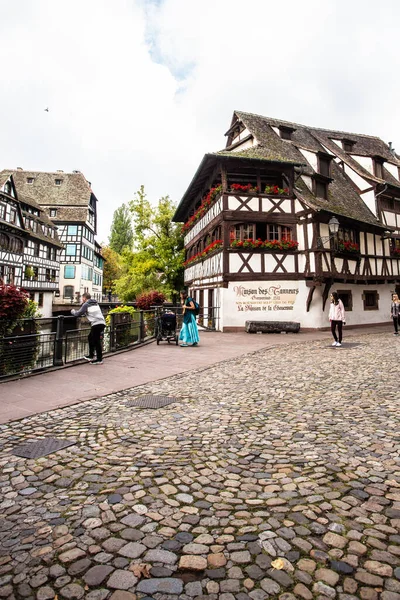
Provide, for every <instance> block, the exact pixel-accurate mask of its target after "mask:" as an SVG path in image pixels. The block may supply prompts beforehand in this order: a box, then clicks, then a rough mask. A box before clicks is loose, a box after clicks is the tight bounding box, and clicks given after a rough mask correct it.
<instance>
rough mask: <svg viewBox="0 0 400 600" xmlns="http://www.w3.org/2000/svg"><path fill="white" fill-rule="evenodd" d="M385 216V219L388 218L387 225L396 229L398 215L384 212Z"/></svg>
mask: <svg viewBox="0 0 400 600" xmlns="http://www.w3.org/2000/svg"><path fill="white" fill-rule="evenodd" d="M383 214H384V215H385V218H386V224H387V225H391V226H392V227H396V215H395V213H392V212H386V211H384V213H383Z"/></svg>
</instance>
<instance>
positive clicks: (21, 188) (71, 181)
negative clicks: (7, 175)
mask: <svg viewBox="0 0 400 600" xmlns="http://www.w3.org/2000/svg"><path fill="white" fill-rule="evenodd" d="M11 172H12V174H13V178H14V182H15V186H16V188H17V192H18V193H22V194H23V195H25V196H29V197H31V198H33V199H34V200H35V201H36V202H37V203H38V204H40V205H44V206H65V205H67V206H88V204H89V202H90V199H91V196H92V194H93V192H92V189H91V187H90V183H89V182H88V181H87V180H86V179H85V177H84V175H83V174H82V173H80V172H77V173H64V172H60V171H56V172H53V173H43V172H40V171H23V170H21V169H17V170H14V171H11ZM28 178H33V180H34V181H33V183H28V182H27V179H28ZM56 179H60V180H61V185H56V184H55V180H56Z"/></svg>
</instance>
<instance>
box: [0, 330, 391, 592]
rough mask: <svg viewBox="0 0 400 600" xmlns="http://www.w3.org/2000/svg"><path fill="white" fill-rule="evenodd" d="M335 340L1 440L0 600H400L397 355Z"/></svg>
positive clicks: (203, 373)
mask: <svg viewBox="0 0 400 600" xmlns="http://www.w3.org/2000/svg"><path fill="white" fill-rule="evenodd" d="M328 338H329V336H328V334H327V339H326V340H325V341H320V340H319V341H313V342H296V341H294V342H293V343H291V344H285V345H278V346H276V347H272V348H269V349H267V350H258V351H256V352H252V353H249V354H246V355H244V356H241V357H238V358H234V359H230V360H227V361H224V362H221V363H217V364H215V365H214V366H212V367H207V368H203V367H202V368H199V369H197V370H196V371H191V372H188V373H184V374H180V375H176V376H173V377H169V378H167V379H163V380H159V381H156V382H152V383H150V384H146V385H142V386H140V387H135V388H132V389H129V390H124V391H123V392H119V393H116V394H112V395H109V396H105V397H102V398H98V399H97V400H94V401H90V402H83V403H81V404H78V405H75V406H73V407H69V408H65V409H58V410H53V411H51V412H48V413H45V414H40V415H36V416H32V417H27V418H25V419H23V420H20V421H14V422H11V423H9V424H6V425H1V426H0V468H1V473H0V486H1V496H0V598H6V599H10V600H12V599H20V598H25V599H37V600H51V599H52V598H58V599H66V600H69V599H80V598H86V599H87V600H105V599H112V600H135V598H137V599H140V598H146V600H149V599H150V598H153V599H154V600H177V599H181V600H194V599H198V600H206V599H207V600H246V599H247V600H248V599H253V600H264V599H265V598H274V599H275V598H276V599H279V600H295V599H297V598H298V599H304V600H311V599H319V600H326V599H333V598H337V599H338V600H354V599H362V600H400V456H399V453H400V428H399V421H400V418H399V414H400V411H399V408H400V402H399V361H398V356H399V349H400V347H399V340H398V339H397V338H395V337H394V336H392V335H391V334H387V333H386V334H368V335H357V334H356V335H354V334H353V335H352V336H351V337H349V338H346V339H345V344H344V346H343V347H342V348H331V347H328V344H329V340H328ZM346 342H350V344H349V345H348V346H346ZM188 351H191V350H190V349H188ZM183 355H184V352H183V353H182V356H183ZM155 368H157V366H156V365H155ZM43 394H46V390H45V389H43ZM144 395H153V396H166V397H172V398H176V399H177V402H176V403H173V404H170V405H168V406H166V407H163V408H160V409H157V410H148V409H145V408H138V407H132V406H129V405H128V402H129V401H130V400H132V399H135V398H140V397H142V396H144ZM43 437H54V438H57V439H63V440H70V441H75V444H74V445H72V446H70V447H68V448H66V449H64V450H60V451H59V452H56V453H54V454H51V455H49V456H45V457H43V458H38V459H35V460H33V459H25V458H20V457H18V456H14V455H13V454H12V451H13V448H15V447H16V446H19V445H21V444H25V443H28V442H31V441H34V440H37V439H40V438H43Z"/></svg>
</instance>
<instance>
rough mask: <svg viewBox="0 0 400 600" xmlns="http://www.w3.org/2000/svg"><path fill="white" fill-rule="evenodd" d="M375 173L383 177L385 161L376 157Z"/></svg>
mask: <svg viewBox="0 0 400 600" xmlns="http://www.w3.org/2000/svg"><path fill="white" fill-rule="evenodd" d="M374 175H375V177H379V179H383V162H382V161H381V160H378V159H374Z"/></svg>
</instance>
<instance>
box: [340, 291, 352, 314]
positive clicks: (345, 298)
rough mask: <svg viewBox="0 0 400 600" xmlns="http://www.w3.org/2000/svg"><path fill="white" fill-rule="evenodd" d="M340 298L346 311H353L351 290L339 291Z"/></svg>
mask: <svg viewBox="0 0 400 600" xmlns="http://www.w3.org/2000/svg"><path fill="white" fill-rule="evenodd" d="M337 293H338V296H339V298H340V299H341V301H342V302H343V306H344V309H345V311H347V312H348V311H352V310H353V295H352V293H351V291H350V290H338V291H337Z"/></svg>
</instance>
